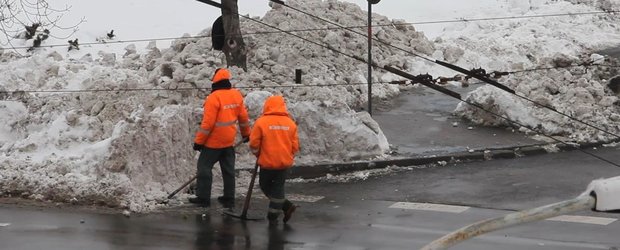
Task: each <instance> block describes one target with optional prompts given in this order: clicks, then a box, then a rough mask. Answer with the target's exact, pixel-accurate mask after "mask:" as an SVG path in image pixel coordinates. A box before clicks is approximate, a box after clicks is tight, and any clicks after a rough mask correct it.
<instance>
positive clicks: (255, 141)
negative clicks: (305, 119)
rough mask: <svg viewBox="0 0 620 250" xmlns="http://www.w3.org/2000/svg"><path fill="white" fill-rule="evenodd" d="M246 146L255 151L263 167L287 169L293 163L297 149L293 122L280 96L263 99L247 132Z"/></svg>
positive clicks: (295, 130)
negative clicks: (261, 113) (263, 104)
mask: <svg viewBox="0 0 620 250" xmlns="http://www.w3.org/2000/svg"><path fill="white" fill-rule="evenodd" d="M250 149H251V150H252V153H254V154H255V155H258V165H260V167H261V168H264V169H287V168H290V167H291V166H293V162H294V156H295V153H297V152H298V151H299V138H298V137H297V125H296V124H295V122H294V121H293V120H292V119H291V118H290V117H289V115H288V112H287V111H286V104H285V103H284V98H283V97H282V96H271V97H269V98H268V99H267V100H266V101H265V107H264V109H263V115H262V116H261V117H260V118H258V119H257V120H256V122H255V123H254V127H253V128H252V133H251V134H250Z"/></svg>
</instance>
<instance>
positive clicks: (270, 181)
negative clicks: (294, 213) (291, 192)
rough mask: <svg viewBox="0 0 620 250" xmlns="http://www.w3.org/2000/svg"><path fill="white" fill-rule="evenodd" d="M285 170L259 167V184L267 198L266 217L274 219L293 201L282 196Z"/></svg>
mask: <svg viewBox="0 0 620 250" xmlns="http://www.w3.org/2000/svg"><path fill="white" fill-rule="evenodd" d="M286 174H287V170H270V169H263V168H261V169H260V174H259V181H258V182H259V184H260V189H261V190H262V191H263V193H264V194H265V196H267V198H269V211H268V217H269V219H270V220H272V219H276V218H277V217H278V215H279V214H280V213H281V212H282V211H286V210H287V209H289V208H290V207H291V206H292V205H293V203H291V202H290V201H289V200H287V199H285V198H284V182H285V181H286Z"/></svg>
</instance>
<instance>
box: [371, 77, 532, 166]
mask: <svg viewBox="0 0 620 250" xmlns="http://www.w3.org/2000/svg"><path fill="white" fill-rule="evenodd" d="M480 86H482V85H481V84H477V85H472V86H469V87H467V88H461V87H449V86H448V88H449V89H450V90H452V91H455V92H457V93H460V94H461V95H462V96H463V97H465V95H466V93H468V92H470V91H472V90H474V89H475V88H477V87H480ZM459 102H460V101H459V100H457V99H454V98H452V97H448V96H446V95H445V94H442V93H439V92H437V91H435V90H432V89H430V88H426V87H419V88H415V89H413V90H411V91H409V92H407V93H406V94H404V95H401V96H399V97H397V98H396V99H395V101H394V103H393V105H394V107H390V108H385V110H381V109H379V110H376V111H374V112H373V118H374V119H375V120H376V121H377V123H379V125H380V126H381V129H382V130H383V132H384V134H385V136H386V137H387V139H388V141H389V142H390V144H391V145H392V147H394V148H396V151H397V152H398V154H400V155H402V156H420V155H431V154H437V155H441V154H447V153H454V152H466V151H468V150H469V149H487V148H501V147H505V146H523V145H533V144H540V143H541V142H540V141H536V140H533V139H531V138H529V137H527V136H525V135H524V134H522V133H515V132H513V129H507V128H491V127H480V126H476V125H472V124H470V123H468V122H467V121H465V120H462V119H460V118H458V117H456V116H454V115H452V111H454V109H455V108H456V106H457V104H458V103H459ZM455 124H456V125H455Z"/></svg>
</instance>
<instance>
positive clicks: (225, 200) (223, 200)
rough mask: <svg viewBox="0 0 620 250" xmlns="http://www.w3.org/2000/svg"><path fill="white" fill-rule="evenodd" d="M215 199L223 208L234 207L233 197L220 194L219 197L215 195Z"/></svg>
mask: <svg viewBox="0 0 620 250" xmlns="http://www.w3.org/2000/svg"><path fill="white" fill-rule="evenodd" d="M217 201H219V202H220V204H222V206H223V207H224V208H234V207H235V198H229V197H224V196H220V197H217Z"/></svg>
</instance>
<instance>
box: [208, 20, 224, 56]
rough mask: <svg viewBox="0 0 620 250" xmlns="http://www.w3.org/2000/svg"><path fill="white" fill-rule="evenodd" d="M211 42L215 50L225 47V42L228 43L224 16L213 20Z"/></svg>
mask: <svg viewBox="0 0 620 250" xmlns="http://www.w3.org/2000/svg"><path fill="white" fill-rule="evenodd" d="M211 43H212V44H213V49H214V50H220V51H221V50H222V49H224V44H225V43H226V32H225V31H224V21H222V17H221V16H220V17H218V18H217V19H215V22H213V27H211Z"/></svg>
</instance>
